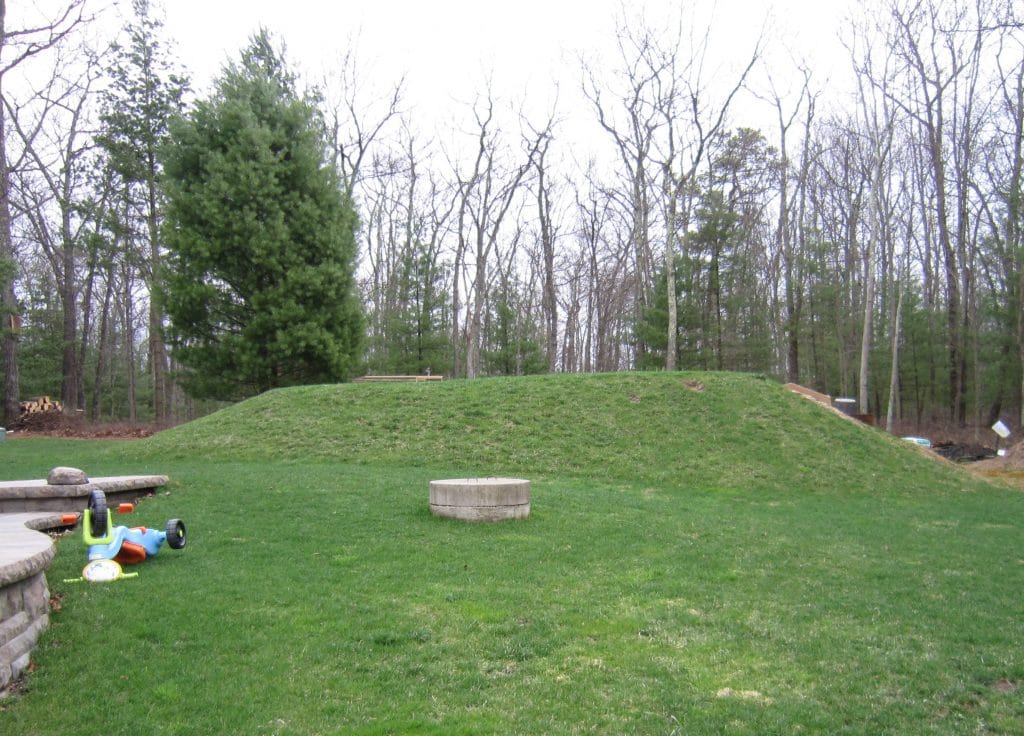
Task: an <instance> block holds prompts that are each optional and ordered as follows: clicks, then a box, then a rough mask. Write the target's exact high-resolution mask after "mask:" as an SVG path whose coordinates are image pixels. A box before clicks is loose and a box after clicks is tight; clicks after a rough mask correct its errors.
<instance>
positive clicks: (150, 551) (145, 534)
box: [89, 526, 167, 563]
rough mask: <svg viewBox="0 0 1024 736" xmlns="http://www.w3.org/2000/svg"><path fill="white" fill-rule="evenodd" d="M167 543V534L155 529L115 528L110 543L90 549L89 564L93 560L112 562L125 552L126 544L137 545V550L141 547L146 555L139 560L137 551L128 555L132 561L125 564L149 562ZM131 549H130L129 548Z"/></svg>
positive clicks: (137, 527) (93, 546)
mask: <svg viewBox="0 0 1024 736" xmlns="http://www.w3.org/2000/svg"><path fill="white" fill-rule="evenodd" d="M165 541H167V532H158V531H157V530H155V529H147V528H146V527H144V526H136V527H131V528H129V527H126V526H115V527H114V528H113V529H112V530H111V536H110V542H109V543H107V544H94V545H92V546H91V547H89V562H92V561H93V560H112V559H114V558H115V557H117V556H118V555H120V554H121V553H122V551H123V548H124V546H125V543H126V542H127V543H128V544H129V545H135V547H136V548H139V547H141V548H142V551H143V552H144V553H145V554H144V556H142V557H141V559H138V558H139V555H138V553H137V551H136V550H133V552H136V553H135V554H131V555H128V556H129V557H130V558H131V559H130V560H125V562H129V563H130V562H142V561H143V560H148V559H149V558H150V557H152V556H153V555H155V554H156V553H157V552H159V551H160V547H162V546H163V543H164V542H165ZM129 549H130V548H129Z"/></svg>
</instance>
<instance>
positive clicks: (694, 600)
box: [0, 373, 1024, 736]
mask: <svg viewBox="0 0 1024 736" xmlns="http://www.w3.org/2000/svg"><path fill="white" fill-rule="evenodd" d="M0 452H2V453H3V460H4V461H5V463H6V465H5V472H9V473H10V474H11V477H38V476H40V475H44V474H45V472H46V470H47V469H48V468H49V467H52V466H54V465H58V464H66V465H76V466H78V467H82V468H84V469H87V471H88V472H90V473H91V474H95V475H100V474H117V473H137V472H160V473H166V474H168V475H169V476H170V477H171V484H170V486H169V488H168V491H169V492H167V493H162V494H160V495H159V496H157V497H156V498H153V499H149V500H147V501H145V502H144V503H142V504H140V507H139V509H138V511H137V513H136V514H135V515H134V517H130V521H129V522H128V523H134V524H148V525H157V524H162V523H163V521H164V520H165V519H166V518H168V517H179V518H181V519H183V520H184V521H185V523H186V524H187V525H188V529H189V541H188V546H187V547H186V548H185V549H184V550H182V551H180V552H175V551H165V552H161V553H160V555H158V556H157V557H156V558H155V559H154V560H151V561H148V562H146V563H145V565H143V566H142V567H140V568H139V570H138V572H139V575H138V577H137V578H133V579H129V580H126V581H123V582H117V583H113V584H107V585H86V584H84V583H75V582H70V581H71V580H73V579H74V578H75V577H76V576H77V575H78V574H79V570H80V569H81V566H82V565H83V564H84V561H85V548H84V546H83V544H82V539H81V535H80V533H77V532H76V533H74V534H72V535H68V536H66V537H65V538H63V539H62V540H61V541H60V543H59V552H58V555H57V558H56V559H55V561H54V564H53V566H52V568H51V570H50V571H49V573H48V579H49V581H50V593H51V596H52V598H53V601H54V606H55V610H54V612H53V614H52V616H51V625H50V629H49V630H48V632H47V633H46V635H45V638H44V640H43V641H42V643H41V645H40V646H39V648H38V649H37V650H36V652H35V653H34V655H33V662H34V671H33V673H32V674H31V675H30V676H29V677H28V679H27V680H26V682H25V693H24V695H23V696H21V697H19V698H17V699H14V700H13V701H3V700H0V733H2V734H4V735H5V736H6V735H7V734H10V735H11V736H22V735H24V736H28V735H29V734H32V735H33V736H50V735H51V734H52V735H54V736H56V735H57V734H66V733H89V734H92V733H103V734H109V735H110V736H135V734H137V733H138V731H139V728H140V724H143V725H144V726H145V727H146V728H147V730H148V731H151V732H153V733H157V734H174V735H175V736H177V735H178V734H180V735H182V736H185V735H186V734H188V735H189V736H193V735H195V734H203V735H207V734H208V735H210V736H219V735H220V734H235V733H246V734H268V735H274V736H307V735H308V734H367V735H369V734H375V735H376V734H406V733H417V734H436V735H437V736H442V735H443V736H450V735H451V734H512V733H514V734H620V733H622V734H624V733H637V734H673V733H675V734H682V733H686V734H709V735H710V734H722V733H730V734H748V735H750V736H760V734H796V733H808V734H810V733H815V734H819V733H829V734H833V733H836V734H838V733H845V734H883V733H884V734H903V735H909V734H922V735H924V734H952V733H1002V734H1011V733H1012V734H1022V733H1024V730H1022V728H1021V724H1022V723H1024V701H1022V699H1021V697H1020V693H1021V690H1022V688H1024V616H1022V615H1021V603H1020V591H1021V590H1022V589H1024V560H1022V559H1020V558H1021V554H1020V550H1021V549H1024V524H1022V523H1021V521H1020V520H1021V519H1022V518H1024V494H1021V493H1018V492H1014V491H1009V490H1006V489H998V488H994V487H991V486H988V485H986V484H983V483H981V482H979V481H977V480H974V479H972V478H971V477H970V476H968V475H967V474H966V473H964V472H962V471H960V470H959V469H957V468H955V467H953V466H951V465H949V464H948V463H943V462H939V461H936V460H932V459H929V458H927V457H926V455H925V454H924V453H923V452H922V451H921V450H919V449H917V448H915V447H914V446H912V445H910V444H909V443H905V442H903V441H902V440H898V439H894V438H891V437H888V436H886V435H885V434H884V433H883V432H880V431H877V430H873V429H869V428H865V427H862V426H860V425H857V424H854V423H852V422H849V421H846V420H844V419H842V418H840V417H837V416H836V415H834V414H832V413H830V412H828V411H825V410H823V409H821V408H820V407H818V406H816V405H814V404H812V403H810V402H808V401H807V400H805V399H803V398H800V397H798V396H796V395H793V394H790V393H789V392H787V391H785V390H784V389H783V388H782V387H780V386H779V385H778V384H776V383H773V382H771V381H768V380H766V379H762V378H757V377H752V376H742V375H730V374H706V375H705V374H689V373H688V374H667V375H666V374H622V375H599V376H545V377H538V378H527V379H506V380H499V379H494V380H481V381H473V382H467V381H451V382H445V383H442V384H390V385H374V384H370V385H367V384H363V385H346V386H318V387H310V388H303V389H293V390H287V391H275V392H271V393H268V394H266V395H264V396H260V397H258V398H256V399H253V400H251V401H247V402H243V403H241V404H239V405H237V406H234V407H232V408H231V409H229V410H226V411H222V412H220V413H218V414H215V415H213V416H210V417H208V418H206V419H203V420H201V421H198V422H194V423H192V424H189V425H186V426H182V427H179V428H177V429H174V430H172V431H168V432H164V433H161V434H160V435H157V436H155V437H153V438H150V439H147V440H138V441H133V442H111V441H104V442H99V441H83V440H75V441H72V440H61V439H43V438H35V439H33V438H29V439H21V440H15V441H9V442H6V443H4V444H3V445H0ZM484 473H487V474H491V473H494V474H499V473H500V474H506V473H509V474H522V475H525V476H526V477H528V478H530V479H531V481H533V483H532V485H531V504H532V508H531V514H530V517H529V519H526V520H523V521H516V522H507V523H502V524H466V523H463V522H458V521H453V520H450V519H439V518H435V517H433V516H431V515H430V512H429V509H428V504H427V485H428V482H429V481H430V480H431V479H433V478H438V477H451V476H453V475H455V474H461V475H471V474H472V475H476V474H484ZM69 704H70V705H69Z"/></svg>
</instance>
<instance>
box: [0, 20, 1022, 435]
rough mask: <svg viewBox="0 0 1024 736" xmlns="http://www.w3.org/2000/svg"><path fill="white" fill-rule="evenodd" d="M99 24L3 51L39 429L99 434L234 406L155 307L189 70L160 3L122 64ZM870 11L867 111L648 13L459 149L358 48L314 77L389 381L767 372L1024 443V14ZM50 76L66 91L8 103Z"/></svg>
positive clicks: (6, 347)
mask: <svg viewBox="0 0 1024 736" xmlns="http://www.w3.org/2000/svg"><path fill="white" fill-rule="evenodd" d="M92 5H93V4H91V3H89V2H88V1H87V0H72V1H71V2H66V3H65V4H64V5H62V6H60V8H59V11H57V12H55V13H54V14H53V15H52V16H51V17H49V18H47V19H46V22H45V23H42V24H39V23H36V24H33V25H32V27H31V28H30V29H29V28H25V29H24V30H23V29H22V28H20V27H18V26H16V25H12V21H11V20H10V19H6V21H5V23H4V25H3V27H2V28H0V85H2V86H0V97H2V102H3V106H2V109H0V120H2V122H3V128H2V130H0V133H2V135H0V139H2V142H3V148H2V150H0V164H2V165H0V187H2V191H0V310H2V317H3V323H2V325H0V330H2V340H3V365H2V366H0V370H2V371H3V375H4V399H5V401H4V407H5V416H6V421H8V422H9V421H11V419H12V416H14V415H16V412H17V401H18V399H19V398H20V399H27V398H30V397H33V396H36V395H40V394H46V395H51V396H54V397H58V396H59V397H60V398H61V399H62V401H63V402H64V404H65V407H66V409H67V410H70V411H79V412H81V413H83V414H84V415H86V416H87V417H89V418H91V419H96V420H129V421H156V422H159V423H170V422H173V421H177V420H181V419H187V418H191V417H193V416H196V415H197V414H199V413H202V412H204V411H206V410H208V409H209V408H210V406H211V404H209V403H208V402H206V401H197V400H195V399H193V398H191V397H189V396H188V395H187V393H186V392H185V391H184V390H183V389H182V387H181V386H180V385H179V383H178V382H177V381H176V380H175V377H176V370H177V369H178V368H179V366H177V365H176V363H175V355H174V353H173V351H171V350H169V349H168V348H167V345H166V343H165V341H164V337H165V335H166V334H167V331H168V328H169V324H168V321H167V317H166V316H165V315H164V313H163V311H162V309H161V306H160V304H159V300H158V299H152V298H151V295H153V294H154V293H158V291H159V289H158V287H159V285H160V284H161V283H162V281H161V280H162V279H165V278H166V277H167V274H166V269H167V268H168V267H169V266H168V259H167V258H166V253H167V251H166V248H165V244H164V236H163V234H162V227H163V225H164V214H165V209H164V208H165V204H166V200H165V196H164V189H163V184H162V175H163V172H162V167H161V164H160V161H161V160H162V159H161V154H160V147H161V146H163V145H166V142H167V140H168V125H169V122H170V121H172V120H173V119H174V118H175V117H176V116H181V115H187V114H188V112H189V110H190V106H191V105H193V104H195V103H194V101H193V100H192V97H193V95H192V93H191V90H190V82H189V73H188V71H187V70H185V69H183V68H182V67H181V65H180V63H179V62H178V61H177V60H176V59H175V57H174V55H173V51H172V49H173V43H172V40H171V39H168V38H166V37H165V35H164V33H163V26H162V23H161V21H160V17H159V16H160V12H159V8H157V7H156V6H155V4H153V3H149V2H147V1H146V0H134V2H132V3H131V7H130V10H131V16H132V18H133V20H132V22H131V23H130V24H129V25H128V26H127V27H126V28H124V29H122V30H120V31H119V32H118V34H117V37H116V38H114V39H101V40H96V37H97V36H101V35H102V34H101V33H97V32H96V29H98V28H99V27H100V25H99V24H98V23H97V21H96V20H95V19H94V16H93V15H92V13H93V8H92ZM857 12H858V13H859V16H858V17H855V18H851V19H850V20H849V23H847V24H846V26H845V30H844V32H843V38H842V42H843V44H844V46H845V53H846V55H847V57H848V60H849V67H848V68H849V77H848V81H849V85H848V86H847V85H845V84H838V83H837V82H836V81H834V80H826V79H821V78H819V77H818V76H817V75H816V74H815V71H814V69H813V68H812V67H811V66H810V65H809V64H807V63H802V62H801V61H800V53H799V49H790V50H789V51H788V54H787V55H786V56H787V58H789V59H791V61H790V63H789V67H788V68H783V67H782V66H781V65H780V64H779V63H778V61H777V59H778V58H779V54H778V53H777V46H778V45H779V44H780V42H779V41H778V40H777V39H775V38H773V37H771V36H770V35H769V34H768V33H767V32H766V34H765V35H764V36H763V37H762V38H761V39H760V40H759V41H758V42H757V43H755V44H753V45H752V46H751V47H750V48H739V47H732V48H728V47H727V49H728V51H729V54H730V56H729V57H728V58H727V59H725V61H724V62H723V61H722V60H721V57H719V56H716V55H715V54H721V53H723V49H722V48H719V47H714V42H715V40H716V39H717V41H718V42H720V43H719V46H721V45H723V44H728V41H729V34H728V33H727V32H722V29H712V28H694V27H692V26H688V24H687V23H688V22H687V20H686V17H687V16H686V15H685V14H683V15H682V16H681V17H680V19H679V22H678V23H658V24H649V23H645V22H643V21H641V20H639V19H637V18H634V17H631V16H630V15H629V14H628V12H627V11H626V10H625V9H624V10H623V13H622V16H621V18H620V19H619V20H618V21H617V24H616V28H617V31H616V34H615V37H614V38H611V39H607V43H608V44H609V47H610V48H613V49H614V53H609V54H605V55H603V56H602V57H601V58H599V59H596V60H595V59H590V60H588V59H585V58H581V60H579V61H578V62H576V63H577V64H578V67H579V68H578V79H579V80H580V82H579V87H578V89H576V90H574V91H573V93H572V94H570V93H569V92H568V91H566V92H565V93H564V94H560V100H561V101H560V102H559V103H558V104H557V105H555V106H554V107H553V108H552V109H549V110H544V111H543V112H541V113H539V114H538V113H537V112H536V111H535V110H532V109H531V108H530V106H529V105H528V104H527V102H528V101H526V100H522V99H519V100H515V99H507V98H503V97H501V96H500V95H499V93H498V92H497V90H495V89H494V88H493V87H492V85H491V84H489V83H482V84H481V87H480V90H479V92H478V94H477V96H476V98H475V100H474V101H472V102H471V103H468V104H465V105H461V106H460V105H458V104H456V103H452V110H451V113H452V116H453V119H457V120H458V124H457V125H453V126H452V128H451V129H450V130H445V131H443V135H442V131H440V130H436V129H431V128H429V127H427V126H425V125H424V124H423V123H422V122H421V119H420V118H419V117H418V114H417V110H416V109H415V107H413V106H411V105H409V104H408V103H407V98H408V97H409V90H408V89H407V83H406V80H404V79H401V80H395V81H394V82H393V84H391V85H390V86H387V87H386V88H383V89H381V88H373V89H368V88H367V84H366V81H367V80H366V79H364V78H363V77H362V76H361V69H362V68H363V67H362V66H361V64H360V61H361V60H360V59H359V58H357V57H358V53H357V52H355V51H352V52H350V53H344V54H343V55H342V56H341V60H340V61H339V62H338V65H337V67H336V68H335V69H334V70H332V72H331V73H329V74H327V75H326V76H325V78H323V79H321V80H312V79H303V80H302V82H303V84H305V85H306V86H307V87H308V89H309V99H311V100H315V101H316V104H317V106H318V108H319V113H320V116H321V117H320V124H321V125H322V132H323V136H324V144H325V145H324V150H325V151H327V155H328V157H329V160H328V161H326V162H325V163H326V164H329V165H330V166H333V167H334V168H335V169H336V171H337V174H338V176H337V181H338V186H339V188H340V189H341V194H342V195H343V196H344V197H345V198H346V199H348V200H349V201H350V202H351V203H352V204H353V206H354V207H355V210H356V213H357V215H358V218H359V226H358V230H357V233H356V235H357V247H358V265H357V267H356V273H355V277H356V279H357V281H358V284H359V291H360V296H361V300H362V310H363V319H364V323H365V326H366V334H365V339H364V342H363V348H362V352H361V355H362V365H361V367H360V371H359V372H367V373H382V374H424V373H432V374H435V375H445V376H450V377H460V378H462V377H464V378H476V377H480V376H491V375H522V374H529V373H541V372H555V371H558V372H595V371H621V370H666V369H667V370H686V369H700V370H735V371H751V372H758V373H764V374H768V375H772V376H775V377H777V378H779V379H781V380H786V381H793V382H796V383H800V384H803V385H806V386H809V387H812V388H814V389H817V390H819V391H823V392H825V393H829V394H832V395H842V396H850V397H854V398H856V399H857V401H858V403H859V405H860V411H861V413H864V414H868V413H870V414H873V415H874V416H875V418H876V419H877V420H878V421H879V422H880V423H886V424H888V426H890V427H891V426H894V425H896V424H900V425H901V426H907V425H914V424H916V425H921V424H924V423H927V422H932V421H936V420H942V421H951V422H953V423H955V424H958V425H964V424H968V423H985V424H991V423H992V422H994V421H995V420H996V419H999V418H1003V419H1004V420H1006V421H1008V422H1010V423H1013V424H1016V425H1019V424H1020V417H1021V402H1022V394H1024V388H1022V386H1024V370H1022V366H1024V210H1022V206H1024V202H1022V189H1024V187H1022V181H1024V18H1022V17H1020V9H1019V8H1018V7H1015V5H1014V3H1013V2H1010V1H1009V0H972V1H971V2H969V3H963V2H954V1H953V0H877V1H875V2H871V3H863V4H860V5H858V10H857ZM690 17H691V19H692V18H695V17H696V15H695V14H694V15H692V16H690ZM665 28H668V29H670V30H663V29H665ZM267 30H268V31H269V32H270V33H271V34H272V33H273V29H272V28H271V29H267ZM713 30H714V31H715V32H714V33H712V31H713ZM29 31H30V32H29ZM341 51H342V52H345V51H346V50H345V49H341ZM377 53H386V51H382V50H377ZM769 60H771V61H769ZM713 62H714V63H713ZM29 68H31V69H32V70H33V76H32V78H33V79H37V80H38V79H43V81H42V82H40V83H36V84H34V85H31V86H28V85H24V84H22V85H13V84H12V83H11V82H10V81H9V80H11V79H12V78H13V77H14V75H15V73H21V72H23V71H24V70H26V69H29ZM44 72H45V73H44ZM19 78H20V77H19ZM847 87H848V90H847ZM840 89H844V90H847V91H844V92H840V91H839V90H840ZM570 100H571V101H570ZM570 105H571V106H572V111H571V112H572V114H571V115H570V114H569V110H568V108H569V106H570ZM753 109H757V110H758V111H759V113H758V114H757V115H756V117H755V116H752V114H751V112H750V111H751V110H753ZM581 111H582V112H581ZM581 115H582V116H583V117H585V118H586V119H587V120H588V121H589V123H590V125H591V130H592V133H593V135H591V136H590V137H589V138H587V140H586V142H585V143H586V145H584V143H583V142H582V141H581V140H580V137H579V135H578V131H579V119H580V117H581ZM574 126H575V127H574Z"/></svg>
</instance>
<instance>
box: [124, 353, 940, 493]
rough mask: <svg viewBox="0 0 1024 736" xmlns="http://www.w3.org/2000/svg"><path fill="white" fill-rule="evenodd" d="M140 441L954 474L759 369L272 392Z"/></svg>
mask: <svg viewBox="0 0 1024 736" xmlns="http://www.w3.org/2000/svg"><path fill="white" fill-rule="evenodd" d="M137 449H138V451H139V452H141V453H143V454H149V455H155V456H160V457H177V458H194V457H202V458H207V459H211V460H220V461H226V460H253V459H261V458H268V457H273V458H275V459H276V460H277V461H279V462H301V463H309V462H342V463H355V464H361V465H384V466H401V467H436V468H445V469H447V470H450V471H455V472H459V473H462V474H465V475H470V476H477V475H480V476H486V475H498V474H507V473H514V474H521V475H526V476H527V477H531V478H537V477H552V476H554V477H559V476H563V477H597V478H612V479H616V480H622V481H629V482H639V483H648V484H658V485H666V484H667V485H669V486H672V487H690V488H706V489H752V490H757V489H767V488H787V487H790V486H792V485H793V483H794V481H798V483H799V485H800V486H801V487H811V488H816V489H821V490H828V489H871V490H879V489H880V487H881V488H886V487H887V486H888V483H887V476H891V475H893V474H898V475H899V477H900V481H899V483H900V484H903V483H905V481H906V480H907V479H908V478H909V479H911V483H912V485H913V486H914V487H919V488H920V487H929V486H931V485H933V484H935V483H940V484H948V483H949V482H956V481H955V480H953V477H952V476H951V475H950V473H948V472H947V471H946V470H945V469H942V468H939V467H936V465H935V464H934V463H933V462H932V461H931V460H930V459H927V458H925V457H924V456H923V455H922V453H920V452H919V451H917V450H916V449H915V448H913V447H909V446H907V444H906V443H904V442H902V441H900V440H896V439H893V438H891V437H889V436H887V435H885V434H884V433H882V432H879V431H875V430H871V429H868V428H866V427H863V426H861V425H857V424H854V423H851V422H848V421H845V420H844V419H842V418H841V417H838V416H836V415H835V414H833V413H832V412H829V411H826V410H824V409H822V408H821V407H819V406H817V405H815V404H813V403H812V402H809V401H807V400H806V399H803V398H801V397H799V396H796V395H794V394H792V393H790V392H789V391H787V390H785V389H784V388H782V387H781V386H779V385H778V384H777V383H775V382H773V381H770V380H768V379H766V378H763V377H758V376H751V375H742V374H729V373H709V374H678V373H675V374H666V373H627V374H597V375H584V376H578V375H573V376H569V375H554V376H538V377H530V378H517V379H485V380H477V381H446V382H444V383H407V384H348V385H334V386H310V387H303V388H293V389H285V390H277V391H271V392H268V393H266V394H264V395H262V396H259V397H256V398H254V399H251V400H249V401H245V402H242V403H240V404H237V405H235V406H233V407H231V408H230V409H227V410H224V411H221V412H218V413H216V414H214V415H212V416H209V417H207V418H205V419H202V420H199V421H196V422H192V423H191V424H188V425H185V426H182V427H179V428H176V429H174V430H170V431H167V432H163V433H161V434H160V435H158V436H157V437H154V438H152V439H150V440H148V441H146V442H145V443H140V444H139V445H138V447H137ZM908 468H909V469H912V472H909V473H908V472H907V470H908ZM891 490H901V488H895V489H891Z"/></svg>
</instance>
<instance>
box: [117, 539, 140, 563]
mask: <svg viewBox="0 0 1024 736" xmlns="http://www.w3.org/2000/svg"><path fill="white" fill-rule="evenodd" d="M145 561H146V548H145V547H143V546H142V545H141V544H135V543H134V542H122V543H121V551H120V552H118V553H117V555H116V556H115V557H114V562H119V563H121V564H122V565H137V564H139V563H140V562H145Z"/></svg>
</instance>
